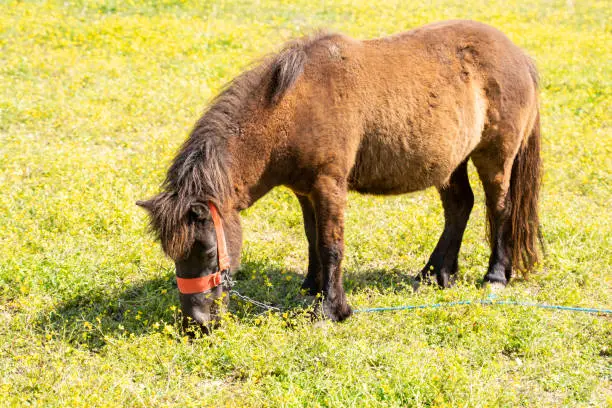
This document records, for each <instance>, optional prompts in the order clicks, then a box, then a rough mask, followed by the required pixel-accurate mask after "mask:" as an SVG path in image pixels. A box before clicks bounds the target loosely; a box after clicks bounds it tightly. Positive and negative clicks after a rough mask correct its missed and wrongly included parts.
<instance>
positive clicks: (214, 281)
mask: <svg viewBox="0 0 612 408" xmlns="http://www.w3.org/2000/svg"><path fill="white" fill-rule="evenodd" d="M208 208H209V209H210V216H211V217H212V220H213V224H214V226H215V235H216V236H217V260H218V264H219V270H218V271H217V272H215V273H211V274H210V275H206V276H201V277H199V278H179V277H178V276H177V277H176V283H177V285H178V289H179V292H181V293H183V294H185V295H192V294H194V293H202V292H206V291H209V290H211V289H213V288H215V287H217V286H219V285H220V284H221V283H222V282H223V273H225V272H227V271H229V269H230V257H229V254H228V253H227V244H226V242H225V233H224V232H223V224H222V223H221V217H220V216H219V211H218V210H217V207H216V206H215V205H214V204H213V203H212V202H211V201H209V202H208Z"/></svg>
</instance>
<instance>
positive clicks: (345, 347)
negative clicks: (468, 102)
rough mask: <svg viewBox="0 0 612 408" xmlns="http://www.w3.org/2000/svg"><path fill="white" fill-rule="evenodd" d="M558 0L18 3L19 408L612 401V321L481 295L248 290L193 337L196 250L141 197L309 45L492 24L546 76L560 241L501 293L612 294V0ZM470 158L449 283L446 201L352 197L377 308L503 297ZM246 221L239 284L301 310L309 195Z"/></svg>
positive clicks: (0, 380) (272, 199) (3, 332)
mask: <svg viewBox="0 0 612 408" xmlns="http://www.w3.org/2000/svg"><path fill="white" fill-rule="evenodd" d="M534 3H535V4H534ZM537 3H538V2H532V1H517V0H511V1H510V2H500V3H492V2H489V1H484V0H468V1H466V0H434V1H433V2H423V3H422V2H410V1H399V0H392V1H385V2H381V1H374V0H364V1H355V2H350V1H346V0H343V1H335V2H331V1H330V2H325V1H319V2H315V1H306V0H300V1H297V2H288V1H280V2H276V1H271V0H261V1H255V2H252V4H251V3H250V2H244V1H229V0H228V1H220V2H213V1H211V2H208V1H193V2H189V1H180V0H161V1H152V0H151V1H148V2H141V1H136V0H132V1H113V0H109V1H102V0H98V1H83V2H78V1H77V2H71V1H68V2H60V1H51V2H47V3H44V2H35V1H2V2H0V169H1V171H0V190H1V191H2V194H0V396H1V397H0V406H25V405H38V406H61V407H65V406H72V405H80V406H117V405H125V406H236V405H239V406H333V407H337V406H368V407H375V406H422V407H430V406H431V407H434V406H435V407H444V406H447V407H456V406H466V407H477V406H480V407H485V406H486V407H488V406H508V407H509V406H533V407H536V406H537V407H541V406H612V357H611V356H612V320H611V318H610V317H609V316H604V315H599V316H597V315H589V314H580V313H569V312H562V311H546V310H539V309H532V308H523V307H498V306H493V307H482V306H471V307H454V308H446V309H429V310H419V311H410V312H393V313H384V314H358V315H355V316H354V317H353V318H351V319H350V320H348V321H347V322H345V323H342V324H322V325H319V324H317V325H313V324H312V323H311V322H309V321H307V320H306V319H302V318H299V317H291V318H290V317H288V316H287V315H282V314H280V315H278V314H277V315H274V314H271V315H263V316H258V313H259V312H260V311H259V310H257V309H254V308H253V307H251V306H249V305H248V304H244V303H240V302H237V301H236V300H234V301H233V303H232V308H231V310H232V314H231V315H229V316H227V318H226V319H225V321H224V324H223V326H222V327H221V328H220V329H219V330H217V331H216V332H215V333H214V334H213V335H211V336H208V337H206V338H203V339H199V340H196V341H193V342H188V341H187V340H186V338H183V337H182V335H181V333H180V332H179V331H178V330H177V327H178V326H177V324H176V322H177V319H178V316H179V315H178V313H179V312H178V299H177V294H176V288H175V286H174V270H173V268H174V266H173V263H172V262H170V261H169V260H168V259H166V258H164V256H163V254H162V252H161V249H160V246H159V245H158V244H157V243H156V242H154V240H153V238H152V237H151V235H149V234H148V233H147V231H146V223H147V220H146V215H145V213H144V211H142V210H141V209H139V208H137V207H136V206H135V205H134V202H135V201H136V200H137V199H141V198H147V197H149V196H151V195H153V194H154V193H155V192H156V191H157V190H158V187H159V184H160V183H161V181H162V179H163V177H164V173H165V170H166V168H167V166H168V164H169V160H170V159H171V158H172V157H173V154H174V153H175V151H176V149H177V148H178V147H179V145H180V143H181V142H182V140H183V139H184V138H185V137H186V136H187V134H188V132H189V130H190V128H191V126H192V125H193V123H194V122H195V120H196V119H197V118H198V116H199V115H200V114H201V112H202V111H203V110H204V108H205V106H206V104H207V102H208V101H209V100H210V98H211V97H212V96H214V95H215V93H216V92H217V91H218V90H219V89H220V87H221V86H222V85H223V84H224V83H225V82H226V81H228V80H230V79H231V78H232V77H233V76H235V75H236V74H237V73H239V72H241V70H243V69H244V68H245V67H247V66H248V64H249V63H250V62H251V61H253V60H255V59H256V58H258V57H260V56H262V55H264V54H265V53H267V52H272V51H274V50H276V49H278V47H279V46H280V45H281V44H282V43H283V42H284V41H285V40H287V39H290V38H292V37H295V36H298V35H301V34H306V33H309V32H311V31H312V30H314V29H316V28H320V27H330V28H331V29H333V30H337V31H342V32H345V33H347V34H350V35H352V36H355V37H357V38H371V37H376V36H383V35H388V34H392V33H396V32H400V31H403V30H407V29H410V28H412V27H416V26H419V25H422V24H425V23H428V22H432V21H436V20H441V19H447V18H471V19H475V20H480V21H483V22H486V23H489V24H492V25H494V26H496V27H498V28H500V29H501V30H502V31H504V32H506V33H507V34H508V35H509V36H510V38H511V39H512V40H513V41H515V42H516V43H517V44H519V45H520V46H522V47H523V48H525V49H526V50H527V51H528V52H529V53H530V55H532V56H533V57H534V59H535V60H536V61H537V64H538V67H539V69H540V72H541V78H542V80H541V83H542V85H541V88H542V89H541V101H542V123H543V138H544V139H543V155H544V163H545V178H544V189H543V201H542V219H543V229H544V238H545V241H546V243H547V249H548V255H547V258H546V260H545V262H544V264H543V265H542V266H541V268H540V271H539V272H538V273H537V274H536V275H534V276H533V277H532V278H531V279H529V280H527V281H526V280H515V281H513V283H512V284H511V285H510V286H509V287H508V288H507V289H506V290H505V291H503V292H501V293H500V294H499V297H500V298H501V299H508V300H521V301H537V302H546V303H551V304H559V305H576V306H590V307H606V308H610V307H612V250H611V249H612V245H611V244H612V243H611V240H612V228H611V221H612V214H611V212H610V204H611V203H612V186H611V181H612V137H611V134H612V132H611V128H610V126H611V124H610V118H611V117H610V112H612V103H611V102H612V97H611V92H612V87H611V85H612V84H611V81H612V47H611V44H612V35H611V31H610V21H611V8H610V3H609V2H608V1H571V0H568V1H566V0H561V1H543V2H539V4H537ZM470 172H471V173H470V175H471V179H472V181H473V186H474V190H475V193H476V202H477V204H476V206H475V208H474V211H473V213H472V217H471V220H470V223H469V225H468V230H467V232H466V236H465V240H464V244H463V247H462V252H461V254H460V272H459V282H458V284H457V286H456V287H455V288H453V289H450V290H446V291H441V290H438V289H436V288H433V287H424V288H421V290H419V291H418V292H416V293H414V292H413V290H412V289H411V286H410V282H409V277H410V276H412V275H414V274H416V272H417V271H419V270H420V268H421V267H422V266H423V265H424V263H425V261H426V260H427V258H428V256H429V254H430V252H431V250H432V249H433V247H434V245H435V243H436V241H437V238H438V236H439V234H440V232H441V230H442V225H443V217H442V212H441V205H440V202H439V200H438V198H437V193H436V192H435V191H434V190H427V191H425V192H422V193H418V194H411V195H406V196H401V197H392V198H380V197H369V196H358V195H351V197H350V203H349V208H348V212H347V236H346V239H347V244H346V245H347V248H346V260H345V277H346V278H345V286H346V289H347V294H348V297H349V301H350V303H351V304H352V305H353V306H354V307H356V308H363V307H373V306H391V305H404V304H406V305H417V304H425V303H432V302H444V301H456V300H463V299H471V300H476V299H481V298H485V297H486V296H487V293H486V290H484V289H482V288H480V279H481V277H482V276H483V275H484V272H485V269H486V265H487V258H488V254H489V250H488V247H487V245H486V242H485V239H484V237H485V233H484V218H485V215H484V205H483V197H482V189H481V187H480V184H479V182H478V181H477V177H475V175H474V171H473V168H472V169H471V170H470ZM243 226H244V230H245V243H244V251H243V268H242V269H241V271H240V272H239V273H238V275H237V277H238V289H239V290H240V291H241V292H242V293H244V294H247V295H249V296H252V297H255V298H256V299H258V300H261V301H266V302H270V303H274V304H277V305H282V306H284V307H293V308H296V307H299V305H301V304H302V302H303V299H302V298H301V297H300V296H298V292H299V290H298V289H299V285H300V281H301V279H302V277H303V275H304V273H305V269H306V262H307V248H306V240H305V237H304V235H303V233H302V222H301V214H300V212H299V206H298V203H297V200H296V199H295V198H294V197H293V196H292V195H291V193H290V192H289V191H287V190H284V189H277V190H275V191H274V192H272V193H271V194H269V195H268V196H266V197H265V198H264V199H263V200H261V201H260V202H258V203H257V204H256V205H255V206H253V207H252V208H251V209H249V210H247V211H246V212H245V213H244V217H243Z"/></svg>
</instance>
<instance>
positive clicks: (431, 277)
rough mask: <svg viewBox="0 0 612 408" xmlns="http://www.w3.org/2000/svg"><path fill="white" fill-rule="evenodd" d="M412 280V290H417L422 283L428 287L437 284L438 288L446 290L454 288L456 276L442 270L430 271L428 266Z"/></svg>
mask: <svg viewBox="0 0 612 408" xmlns="http://www.w3.org/2000/svg"><path fill="white" fill-rule="evenodd" d="M414 280H415V284H413V285H412V287H413V289H414V290H417V289H418V287H419V286H420V285H421V284H422V283H423V284H430V285H431V284H434V283H437V284H438V286H439V287H440V288H442V289H446V288H451V287H453V286H455V281H456V280H457V275H456V274H455V273H449V272H448V271H445V270H444V269H443V270H441V271H436V270H431V269H430V268H429V266H426V267H425V268H424V269H423V270H422V271H421V273H419V274H418V275H417V276H416V277H415V279H414Z"/></svg>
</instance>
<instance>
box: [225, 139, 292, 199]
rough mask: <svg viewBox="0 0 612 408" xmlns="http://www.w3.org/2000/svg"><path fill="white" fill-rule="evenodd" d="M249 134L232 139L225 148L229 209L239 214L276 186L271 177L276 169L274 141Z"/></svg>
mask: <svg viewBox="0 0 612 408" xmlns="http://www.w3.org/2000/svg"><path fill="white" fill-rule="evenodd" d="M246 131H248V129H245V132H246ZM249 133H250V134H246V135H241V137H237V138H232V139H231V140H230V143H229V146H228V148H229V152H230V157H231V159H230V163H231V164H230V166H231V167H230V174H231V180H232V184H233V186H232V190H233V206H234V208H236V209H237V210H239V211H240V210H244V209H246V208H248V207H250V206H251V205H253V204H254V203H255V202H256V201H257V200H259V199H260V198H261V197H263V196H264V195H266V194H267V193H268V192H269V191H270V190H272V189H273V188H274V187H276V186H278V185H279V184H280V183H279V180H278V179H277V178H276V177H275V176H274V168H276V167H277V166H276V164H275V160H274V159H273V158H274V151H273V146H275V145H276V142H277V141H276V140H272V139H273V137H269V136H267V135H266V134H263V133H262V132H249Z"/></svg>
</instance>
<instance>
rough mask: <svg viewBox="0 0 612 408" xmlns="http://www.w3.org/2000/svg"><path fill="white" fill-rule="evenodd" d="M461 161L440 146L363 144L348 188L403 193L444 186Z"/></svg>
mask: <svg viewBox="0 0 612 408" xmlns="http://www.w3.org/2000/svg"><path fill="white" fill-rule="evenodd" d="M457 165H459V163H455V160H452V155H450V154H448V153H447V152H441V151H440V150H438V151H435V152H432V151H429V150H428V149H426V150H422V151H403V150H402V149H390V148H387V147H386V146H384V145H382V146H380V145H379V146H376V147H373V146H367V145H366V146H362V148H361V149H360V151H359V153H358V155H357V158H356V161H355V165H354V167H353V169H352V171H351V174H350V177H349V188H350V189H351V190H354V191H358V192H361V193H367V194H404V193H410V192H413V191H419V190H424V189H426V188H428V187H431V186H442V185H444V184H446V183H447V182H448V179H449V178H450V175H451V173H452V171H453V169H454V168H456V167H457Z"/></svg>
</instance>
